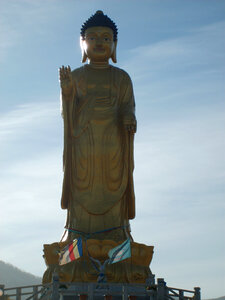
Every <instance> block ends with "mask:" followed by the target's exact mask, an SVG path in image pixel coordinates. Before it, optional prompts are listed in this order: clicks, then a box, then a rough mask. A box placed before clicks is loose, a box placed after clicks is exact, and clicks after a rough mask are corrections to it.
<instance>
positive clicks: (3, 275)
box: [0, 260, 41, 288]
mask: <svg viewBox="0 0 225 300" xmlns="http://www.w3.org/2000/svg"><path fill="white" fill-rule="evenodd" d="M40 283H41V278H40V277H37V276H34V275H32V274H30V273H27V272H25V271H22V270H20V269H18V268H16V267H14V266H13V265H11V264H8V263H5V262H3V261H1V260H0V284H4V285H5V288H10V287H17V286H25V285H35V284H40Z"/></svg>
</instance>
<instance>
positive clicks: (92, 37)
mask: <svg viewBox="0 0 225 300" xmlns="http://www.w3.org/2000/svg"><path fill="white" fill-rule="evenodd" d="M82 44H83V49H84V51H85V53H86V55H87V57H88V59H89V60H90V62H108V60H109V58H110V57H111V56H112V53H113V51H114V47H115V43H114V41H113V31H112V29H111V28H108V27H100V26H96V27H90V28H88V29H87V30H86V31H85V39H84V40H83V42H82Z"/></svg>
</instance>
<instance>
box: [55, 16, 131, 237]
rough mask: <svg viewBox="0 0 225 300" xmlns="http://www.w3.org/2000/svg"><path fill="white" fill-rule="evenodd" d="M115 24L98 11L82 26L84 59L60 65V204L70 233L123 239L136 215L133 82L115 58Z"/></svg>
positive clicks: (128, 233) (73, 235) (127, 234)
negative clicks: (76, 65) (76, 63)
mask: <svg viewBox="0 0 225 300" xmlns="http://www.w3.org/2000/svg"><path fill="white" fill-rule="evenodd" d="M116 46H117V27H116V25H115V24H114V22H113V21H112V20H111V19H109V18H108V17H107V16H106V15H104V14H103V12H102V11H97V12H96V14H95V15H93V16H92V17H91V18H89V19H88V20H87V21H86V22H85V23H84V24H83V26H82V29H81V48H82V56H83V57H82V62H83V63H85V62H86V60H87V59H88V64H85V65H84V66H82V67H80V68H78V69H75V70H73V71H72V72H71V69H70V67H69V66H68V67H64V66H62V68H60V83H61V90H62V109H63V119H64V155H63V160H64V180H63V191H62V200H61V206H62V208H63V209H67V211H68V214H67V222H66V228H67V229H68V231H69V237H70V238H75V237H78V236H82V235H83V234H84V235H85V234H86V235H88V236H89V237H92V238H97V239H100V240H101V239H105V238H106V239H112V240H115V241H121V240H124V239H126V238H127V237H128V236H130V227H129V219H133V218H134V217H135V198H134V188H133V167H134V164H133V136H134V133H135V131H136V118H135V102H134V95H133V88H132V82H131V79H130V77H129V75H128V74H127V73H126V72H125V71H123V70H122V69H119V68H116V67H114V66H112V65H110V64H109V59H110V58H111V59H112V61H113V62H114V63H115V62H116Z"/></svg>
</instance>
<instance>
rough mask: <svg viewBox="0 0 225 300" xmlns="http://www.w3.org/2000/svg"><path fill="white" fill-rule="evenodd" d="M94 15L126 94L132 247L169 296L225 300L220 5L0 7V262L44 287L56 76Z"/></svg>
mask: <svg viewBox="0 0 225 300" xmlns="http://www.w3.org/2000/svg"><path fill="white" fill-rule="evenodd" d="M99 9H101V10H103V11H104V13H106V14H107V15H108V16H109V17H111V18H112V19H113V20H114V21H115V23H116V24H117V26H118V29H119V34H118V49H117V50H118V51H117V59H118V63H117V64H116V65H117V66H118V67H120V68H122V69H124V70H126V71H127V72H128V73H129V74H130V76H131V78H132V81H133V85H134V93H135V99H136V115H137V121H138V131H137V134H136V136H135V145H134V147H135V171H134V179H135V194H136V209H137V212H136V218H135V220H132V221H131V229H132V235H133V238H134V240H135V241H136V242H139V243H144V244H146V245H154V247H155V248H154V256H153V260H152V263H151V270H152V272H153V273H154V274H155V276H156V278H164V279H165V281H166V282H167V285H168V286H172V287H177V288H184V289H191V290H192V289H193V288H194V287H195V286H200V287H201V290H202V298H205V299H206V298H215V297H219V296H224V295H225V239H224V237H225V229H224V228H225V210H224V208H225V204H224V203H225V201H224V200H225V199H224V196H225V185H224V183H225V154H224V153H225V133H224V132H225V130H224V128H225V93H224V92H225V88H224V87H225V80H224V78H225V76H224V75H225V74H224V73H225V55H224V53H225V39H224V33H225V1H224V0H141V1H140V0H120V1H119V0H113V1H112V0H111V1H109V0H84V1H83V0H66V1H63V0H0V166H1V167H0V260H3V261H5V262H8V263H11V264H13V265H15V266H17V267H19V268H21V269H22V270H25V271H27V272H30V273H32V274H34V275H38V276H42V274H43V272H44V271H45V269H46V267H45V264H44V260H43V258H42V255H43V251H42V249H43V244H50V243H53V242H58V241H59V240H60V238H61V236H62V234H63V231H64V225H65V218H66V211H65V210H61V208H60V197H61V189H62V179H63V172H62V151H63V127H62V126H63V123H62V118H61V113H60V87H59V79H58V68H59V67H60V66H61V65H70V66H71V68H72V69H74V68H77V67H79V66H81V53H80V46H79V33H80V27H81V25H82V23H83V22H84V21H85V20H86V19H88V18H89V17H90V16H91V15H92V14H94V13H95V12H96V10H99Z"/></svg>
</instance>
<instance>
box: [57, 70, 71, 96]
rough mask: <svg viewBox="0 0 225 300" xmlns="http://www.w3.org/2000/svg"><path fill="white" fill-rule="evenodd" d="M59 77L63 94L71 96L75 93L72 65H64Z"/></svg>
mask: <svg viewBox="0 0 225 300" xmlns="http://www.w3.org/2000/svg"><path fill="white" fill-rule="evenodd" d="M59 79H60V86H61V89H62V95H63V96H66V97H68V96H70V95H72V94H73V80H72V74H71V69H70V66H68V67H64V66H62V67H61V68H60V69H59Z"/></svg>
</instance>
